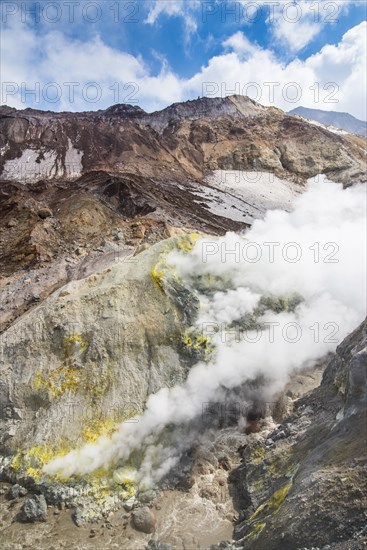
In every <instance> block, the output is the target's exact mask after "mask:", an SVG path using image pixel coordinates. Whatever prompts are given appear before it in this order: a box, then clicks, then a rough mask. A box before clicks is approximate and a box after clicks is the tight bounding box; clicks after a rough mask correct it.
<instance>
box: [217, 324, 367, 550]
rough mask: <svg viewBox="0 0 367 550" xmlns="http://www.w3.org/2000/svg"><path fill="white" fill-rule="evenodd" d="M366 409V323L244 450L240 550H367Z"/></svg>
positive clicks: (240, 476)
mask: <svg viewBox="0 0 367 550" xmlns="http://www.w3.org/2000/svg"><path fill="white" fill-rule="evenodd" d="M366 403H367V321H364V322H363V323H362V324H361V325H360V326H359V327H358V328H357V329H356V330H355V331H354V332H353V333H352V334H351V335H350V336H348V337H347V338H346V339H345V340H344V341H343V342H342V343H341V344H340V345H339V347H338V348H337V351H336V353H335V354H333V355H332V356H331V357H330V359H329V361H327V362H326V363H325V371H324V375H323V379H322V382H321V384H320V386H319V387H317V388H316V389H314V390H313V391H311V392H309V393H308V394H307V395H305V396H304V397H301V398H300V399H298V400H297V401H296V403H295V411H294V413H293V414H291V415H289V416H287V417H285V418H284V419H283V422H282V423H281V424H280V425H279V426H278V427H277V429H276V430H274V431H273V432H272V433H270V434H268V435H267V437H265V438H263V439H262V438H261V439H260V440H259V439H257V440H253V441H252V442H249V444H248V446H247V447H246V449H245V450H244V452H243V456H242V465H241V466H240V467H239V469H238V471H237V472H236V474H235V475H236V476H237V479H238V485H239V487H240V488H241V489H240V492H241V498H242V509H241V512H240V519H239V522H238V524H237V525H236V527H235V530H234V534H235V539H237V540H236V543H234V545H233V548H242V549H244V550H245V549H246V550H247V549H250V548H251V550H267V549H268V548H272V550H278V549H279V550H283V549H293V548H303V547H307V548H308V547H311V546H312V547H322V548H330V547H331V546H329V547H328V546H326V545H336V546H335V548H338V549H339V548H340V549H349V548H363V544H365V543H363V542H362V540H364V541H365V540H366V539H365V537H366V531H365V519H364V510H365V506H366V490H367V487H366V453H365V451H366V447H365V445H366V425H367V408H366ZM357 541H360V543H359V544H360V545H361V546H358V542H357ZM229 547H231V548H232V546H230V545H228V548H229ZM332 547H333V548H334V546H332ZM223 548H227V546H223Z"/></svg>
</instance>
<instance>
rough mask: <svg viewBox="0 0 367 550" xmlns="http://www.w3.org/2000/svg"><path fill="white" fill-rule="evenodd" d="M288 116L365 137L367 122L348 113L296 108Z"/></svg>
mask: <svg viewBox="0 0 367 550" xmlns="http://www.w3.org/2000/svg"><path fill="white" fill-rule="evenodd" d="M289 114H290V115H298V116H301V117H303V118H307V119H309V120H316V121H317V122H320V123H321V124H324V125H325V126H332V127H333V128H339V129H341V130H344V131H345V132H350V133H352V134H356V135H359V136H364V137H366V135H367V122H365V121H363V120H358V118H355V117H354V116H352V115H350V114H349V113H340V112H337V111H322V110H321V109H306V107H297V108H296V109H293V110H292V111H289Z"/></svg>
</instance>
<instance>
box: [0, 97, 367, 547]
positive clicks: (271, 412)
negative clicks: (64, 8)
mask: <svg viewBox="0 0 367 550" xmlns="http://www.w3.org/2000/svg"><path fill="white" fill-rule="evenodd" d="M0 132H1V133H0V152H1V162H0V172H1V174H0V178H1V181H0V209H1V213H2V216H1V219H0V262H1V263H0V266H1V267H0V373H1V378H0V399H1V408H0V437H1V453H2V458H1V461H0V472H1V480H2V481H1V487H0V541H1V547H2V548H5V549H8V550H16V549H21V548H40V549H41V550H43V549H45V550H46V548H47V549H52V548H55V549H58V548H73V549H74V548H75V549H77V548H80V549H81V550H82V549H84V548H85V549H91V548H100V549H106V550H107V549H110V548H111V549H112V548H124V549H125V548H126V549H127V550H140V549H141V550H145V549H146V548H148V549H149V550H173V549H174V550H176V549H177V550H194V549H204V548H213V550H214V549H219V548H223V549H225V548H227V549H234V548H243V549H244V550H247V549H251V550H304V549H306V550H312V549H322V550H327V549H328V548H332V549H333V550H354V549H355V550H360V549H363V548H366V547H367V541H366V537H367V532H366V530H365V525H366V517H365V509H366V502H365V495H366V488H367V487H366V456H365V442H366V441H365V428H366V422H367V421H366V416H365V414H366V399H367V397H366V363H367V361H366V351H365V347H366V325H365V324H364V325H363V326H362V327H360V328H359V329H358V330H357V331H356V332H355V333H353V334H352V335H351V336H350V337H349V338H347V339H346V340H345V341H344V342H343V344H341V345H340V346H339V348H338V351H337V353H336V354H335V355H333V356H331V357H330V358H325V360H324V361H322V362H320V364H318V365H316V366H315V367H314V368H312V370H309V371H305V372H304V373H302V374H298V375H297V376H294V377H293V379H292V380H291V382H290V385H289V386H288V387H287V388H286V389H285V391H284V392H283V393H282V395H280V396H278V397H277V399H276V401H275V402H274V403H272V404H270V405H269V406H268V407H266V406H265V408H264V407H262V408H260V409H261V410H259V409H258V408H257V409H256V411H254V410H250V411H249V414H247V413H246V414H242V415H241V417H240V418H238V417H236V418H232V416H231V418H230V419H226V422H224V424H223V423H220V424H221V425H220V427H219V426H218V423H216V424H215V426H209V427H208V426H206V429H205V433H206V436H205V438H203V437H202V434H201V431H202V430H201V424H200V423H199V426H196V428H195V429H196V432H197V438H196V439H197V440H196V442H195V444H194V445H193V446H192V448H191V449H188V450H187V452H186V454H185V455H184V457H183V459H182V461H181V462H180V464H179V466H178V467H177V468H176V469H175V470H174V471H173V472H172V474H171V475H170V476H169V477H168V478H167V479H165V480H164V481H163V483H162V484H161V485H160V487H159V488H157V491H155V492H150V493H149V492H148V494H144V493H143V494H138V495H136V496H135V497H134V498H132V500H131V501H130V502H128V503H127V502H126V500H127V499H126V498H125V499H124V500H122V501H121V500H120V499H117V500H116V499H115V500H114V497H113V496H112V497H111V499H112V500H111V499H110V500H109V501H108V498H107V501H106V494H103V495H101V491H100V489H101V487H100V486H98V488H97V497H98V499H100V500H98V499H96V498H95V497H94V496H93V498H92V499H91V498H89V497H88V498H87V499H84V496H83V494H77V493H78V491H79V492H80V491H81V490H82V489H81V486H78V485H76V486H75V487H73V488H72V489H73V490H74V493H73V492H71V493H67V494H65V493H62V491H61V492H60V491H59V489H58V488H57V487H54V486H48V485H47V484H44V483H43V482H40V479H39V476H40V465H42V464H43V463H44V462H45V461H47V460H49V459H50V458H51V457H52V453H51V454H47V452H48V451H47V452H46V453H45V450H44V448H43V447H42V445H44V443H45V442H49V441H51V442H52V443H53V444H55V442H57V444H59V446H62V445H65V444H66V443H65V442H66V441H67V442H68V445H69V446H70V445H75V444H76V443H78V442H82V443H85V442H88V441H90V442H93V441H95V438H96V437H98V435H100V434H103V433H104V434H106V435H109V434H111V432H112V431H113V429H114V428H115V427H116V424H117V423H119V422H121V421H122V420H124V418H125V417H130V416H131V415H132V414H133V413H136V412H140V411H141V410H142V408H143V407H144V402H145V400H146V397H147V396H148V395H149V394H150V393H152V392H154V391H156V390H157V389H159V388H160V387H162V386H171V385H173V384H175V383H177V382H179V381H182V380H183V379H184V378H185V376H186V374H187V372H188V369H189V368H190V365H192V364H193V362H194V361H195V360H197V359H198V357H193V356H192V355H190V353H188V350H187V349H185V347H184V346H183V340H182V335H183V333H184V331H185V328H186V327H187V326H188V325H189V324H190V315H194V313H195V301H194V300H192V297H191V296H190V295H188V294H187V293H186V291H185V289H182V288H180V287H177V286H175V285H172V286H171V287H170V288H169V289H165V290H166V291H168V294H164V293H162V280H161V275H160V270H159V269H155V268H156V266H157V265H159V263H160V262H161V261H162V257H161V256H162V254H163V255H164V253H165V251H164V250H163V249H162V246H163V248H164V247H165V246H166V244H163V245H162V244H159V243H161V241H163V240H164V239H170V240H169V241H168V242H170V243H173V242H174V243H176V244H175V245H174V246H177V243H178V246H179V247H181V248H184V249H185V248H186V249H187V248H189V247H190V246H191V244H190V238H191V237H190V238H189V241H187V234H190V232H191V233H192V232H194V231H195V232H200V233H207V234H212V235H219V234H223V233H225V232H226V231H228V230H234V231H241V230H243V229H246V228H247V227H248V225H249V224H250V223H252V221H253V220H254V219H256V218H261V217H262V216H263V215H264V212H265V211H266V209H268V208H275V207H282V208H290V207H291V204H292V201H293V199H294V197H296V196H297V195H298V194H299V193H301V192H302V191H303V190H304V188H305V182H306V180H307V178H309V177H313V176H315V175H317V174H318V173H324V174H328V175H329V176H330V177H331V179H335V180H336V181H339V182H341V183H343V184H344V185H350V184H353V182H355V181H360V180H361V181H364V180H363V178H365V174H364V169H365V146H366V140H364V139H363V138H361V137H357V136H352V135H349V134H347V135H338V134H335V133H333V132H330V131H328V130H327V129H325V128H323V127H322V126H315V125H312V124H309V123H308V122H307V121H305V120H303V119H301V118H299V117H293V116H287V115H285V114H284V113H283V112H281V111H279V110H277V109H273V108H265V107H262V106H261V105H258V104H256V103H255V102H252V101H251V100H249V99H248V98H238V97H232V98H225V99H218V100H206V99H202V100H198V101H194V102H187V103H185V104H177V105H173V106H171V107H169V108H168V109H165V110H164V111H161V112H158V113H153V114H151V115H148V114H147V113H144V111H142V110H141V109H139V108H134V107H129V106H121V105H117V106H114V107H111V108H110V109H107V110H106V111H101V112H97V113H80V114H72V113H60V114H55V113H44V112H39V111H34V110H31V109H26V110H25V111H16V110H14V109H10V108H7V107H1V108H0ZM258 171H259V173H260V180H258V182H257V184H253V183H251V184H250V183H248V182H249V181H251V180H249V179H247V180H246V177H247V178H248V175H249V174H250V175H251V174H254V173H255V174H256V172H258ZM246 181H247V183H246ZM185 235H186V237H185ZM166 243H167V241H166ZM180 243H181V244H180ZM65 285H67V286H65ZM172 299H173V303H174V306H172ZM183 306H184V307H183ZM147 311H149V316H147V315H146V312H147ZM129 327H130V328H131V327H133V330H130V331H129V330H128V329H129ZM121 329H122V330H123V332H122V333H121ZM172 334H173V335H175V337H174V338H173V339H172ZM204 351H205V350H204ZM167 358H169V361H168V362H167ZM167 363H168V364H169V368H167ZM121 364H122V365H123V366H124V368H123V369H122V370H121V369H120V365H121ZM106 365H107V368H105V366H106ZM85 373H87V376H86V374H85ZM121 388H123V391H122V390H121ZM70 397H71V398H72V400H71V403H70V402H69V401H70V399H69V398H70ZM68 399H69V401H68ZM111 403H112V404H113V405H114V408H115V409H117V415H112V416H111V414H110V413H111V410H110V409H111ZM83 415H84V416H83ZM86 415H87V418H86ZM70 419H71V420H72V421H71V422H70ZM86 420H87V422H86ZM219 428H220V429H219ZM196 432H195V433H196ZM19 448H22V449H23V450H24V449H25V448H26V449H27V451H28V454H26V456H23V455H22V454H21V453H20V454H19V453H18V449H19ZM9 464H10V467H9ZM24 467H25V468H26V471H27V475H25V474H24ZM31 474H32V475H31ZM32 476H33V477H32ZM90 487H91V486H89V485H88V490H90ZM84 488H85V487H84ZM75 491H76V493H75ZM93 494H94V493H93ZM101 496H103V498H102V499H101ZM125 497H126V495H125ZM83 499H84V500H83ZM93 500H94V503H93V502H92V501H93ZM346 503H347V505H346ZM91 518H92V519H93V523H92V524H90V523H89V524H88V522H86V520H90V519H91ZM218 541H229V542H222V543H220V544H219V545H218Z"/></svg>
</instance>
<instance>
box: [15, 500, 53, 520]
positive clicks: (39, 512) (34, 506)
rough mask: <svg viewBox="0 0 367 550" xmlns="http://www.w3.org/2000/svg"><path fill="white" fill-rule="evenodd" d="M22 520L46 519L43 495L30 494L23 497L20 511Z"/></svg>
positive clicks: (45, 503)
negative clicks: (23, 500)
mask: <svg viewBox="0 0 367 550" xmlns="http://www.w3.org/2000/svg"><path fill="white" fill-rule="evenodd" d="M21 519H22V521H25V522H29V523H34V522H36V521H46V520H47V502H46V499H45V497H44V496H43V495H30V496H28V497H27V498H26V499H25V502H24V504H23V506H22V512H21Z"/></svg>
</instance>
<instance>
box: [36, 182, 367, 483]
mask: <svg viewBox="0 0 367 550" xmlns="http://www.w3.org/2000/svg"><path fill="white" fill-rule="evenodd" d="M319 179H320V181H317V180H316V179H315V180H312V181H310V182H309V185H308V189H307V191H306V192H305V193H304V194H303V195H301V196H300V197H299V198H298V199H297V200H296V202H295V204H294V209H293V211H292V212H290V213H288V212H283V211H269V212H268V213H267V215H266V217H265V219H264V220H258V221H256V222H255V223H254V225H253V226H252V228H251V229H250V230H249V231H248V232H247V233H246V235H244V236H239V235H236V234H234V233H228V234H227V235H226V236H225V237H222V238H219V239H208V238H205V239H200V240H199V241H198V242H197V243H196V245H195V247H194V249H193V251H192V252H191V253H189V254H188V255H187V254H186V255H184V254H183V253H178V252H174V253H171V256H170V258H169V262H170V263H172V264H174V266H175V269H176V271H177V272H178V273H179V275H180V276H181V278H182V280H183V281H184V282H185V284H186V285H187V286H188V287H191V288H192V289H195V288H199V289H200V291H199V295H200V302H201V309H200V314H199V320H198V323H197V330H198V331H199V332H200V333H201V334H205V335H210V338H211V344H212V345H213V346H214V348H215V353H214V354H213V357H212V358H211V360H210V361H209V362H200V363H198V364H197V365H195V366H194V367H193V368H192V369H191V371H190V372H189V375H188V377H187V380H186V381H185V383H183V384H182V385H178V386H175V387H173V388H171V389H168V388H163V389H162V390H160V391H159V392H158V393H156V394H155V395H151V396H150V397H149V399H148V402H147V406H146V411H145V413H144V414H143V415H142V416H141V417H140V418H139V419H138V422H136V423H123V424H121V425H120V427H119V429H118V430H117V431H116V432H115V433H114V434H113V436H112V438H111V439H107V438H105V437H101V438H100V439H99V440H98V441H97V442H96V443H95V444H89V445H86V446H84V447H83V448H82V449H80V450H75V451H72V452H70V453H69V454H67V455H66V456H64V457H62V458H58V459H56V460H53V461H52V462H50V463H49V464H47V465H46V466H45V468H44V471H45V472H46V473H47V474H55V473H59V474H61V475H62V476H64V477H69V476H72V475H74V474H79V475H83V474H87V473H90V472H92V471H94V470H96V469H97V468H99V467H101V466H104V467H108V466H110V465H123V464H124V463H126V462H127V461H128V460H129V458H130V457H131V456H132V454H134V453H136V452H139V453H140V456H141V458H140V461H139V464H140V465H139V469H138V470H139V471H138V472H137V479H138V480H140V481H141V482H144V483H145V484H149V483H154V482H156V481H158V480H159V479H160V478H161V477H162V476H164V475H165V474H166V473H167V472H168V471H169V470H170V469H171V468H172V466H173V465H174V464H175V463H176V462H177V460H178V458H179V455H180V447H181V444H180V443H179V439H180V438H179V437H176V438H175V437H174V436H173V437H171V444H169V443H168V444H167V442H166V443H165V440H164V438H165V436H164V434H165V428H166V427H167V426H170V428H172V427H173V428H174V429H173V434H174V433H175V430H177V433H178V431H179V429H180V428H181V427H182V426H185V425H188V424H190V423H192V422H193V421H194V420H195V419H196V418H200V415H201V413H202V408H203V404H204V403H208V402H213V401H215V400H218V399H220V398H221V395H222V394H223V391H227V392H228V390H232V389H235V388H238V387H239V386H241V385H243V384H245V383H246V382H248V381H253V380H255V379H258V378H259V377H262V379H263V380H265V381H266V383H265V385H264V387H263V394H264V396H265V397H267V398H269V397H271V396H272V395H274V393H276V392H277V391H279V390H280V389H282V387H284V384H285V383H286V382H287V380H288V378H289V375H290V374H291V373H292V372H293V371H294V370H295V369H300V368H302V367H304V366H307V365H309V364H311V363H312V362H313V361H315V360H317V359H318V358H320V357H322V356H323V355H324V354H325V353H327V352H330V351H334V350H335V348H336V346H337V344H338V343H340V342H341V341H342V339H343V338H344V337H345V336H346V335H347V334H348V333H349V332H350V331H351V330H353V329H354V328H355V327H356V326H357V325H358V324H359V323H360V322H361V321H362V320H363V318H364V316H365V314H366V311H365V304H366V282H365V281H366V248H367V247H366V209H365V204H366V194H365V187H364V186H362V185H357V186H354V187H351V188H348V189H345V190H343V188H342V186H341V185H338V184H335V183H332V182H329V181H327V180H326V179H325V178H324V177H320V178H319ZM290 243H291V244H290ZM295 260H297V261H295ZM262 297H266V298H267V299H270V300H274V298H277V297H282V298H283V299H284V300H286V303H287V304H289V303H290V302H292V300H293V305H292V307H283V308H278V309H277V308H276V307H271V306H269V303H271V302H269V301H268V302H266V301H265V302H263V306H262V309H261V308H259V306H260V305H261V299H262ZM267 304H268V305H267ZM256 312H257V317H256V323H255V324H256V327H254V326H252V327H251V328H250V329H247V330H245V329H243V326H245V325H244V324H243V320H244V319H246V318H247V317H248V316H251V315H254V314H255V313H256ZM246 316H247V317H246ZM241 327H242V328H241ZM259 327H260V329H259ZM170 432H171V433H172V430H170ZM172 441H175V442H176V445H172ZM182 445H183V443H182Z"/></svg>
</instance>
